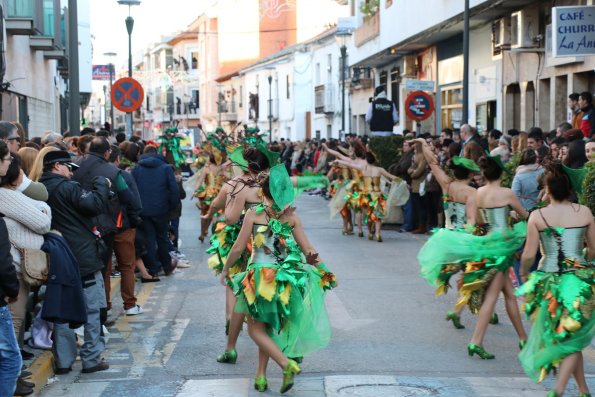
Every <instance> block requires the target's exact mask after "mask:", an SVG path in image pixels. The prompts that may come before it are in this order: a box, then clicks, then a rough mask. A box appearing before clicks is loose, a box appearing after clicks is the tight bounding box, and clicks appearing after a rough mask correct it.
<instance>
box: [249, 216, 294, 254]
mask: <svg viewBox="0 0 595 397" xmlns="http://www.w3.org/2000/svg"><path fill="white" fill-rule="evenodd" d="M252 236H253V238H252V263H275V262H277V260H278V259H279V258H284V257H285V256H286V252H285V248H284V247H283V246H282V245H281V244H280V243H279V240H278V239H277V238H276V237H275V235H274V234H273V233H271V231H270V226H269V225H264V224H261V223H255V224H254V226H253V228H252Z"/></svg>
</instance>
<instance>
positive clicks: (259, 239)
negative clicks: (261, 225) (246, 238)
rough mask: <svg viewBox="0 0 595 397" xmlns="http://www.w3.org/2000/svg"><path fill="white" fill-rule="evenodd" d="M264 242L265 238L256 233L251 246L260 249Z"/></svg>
mask: <svg viewBox="0 0 595 397" xmlns="http://www.w3.org/2000/svg"><path fill="white" fill-rule="evenodd" d="M265 241H266V240H265V238H264V234H262V233H258V234H257V235H256V237H254V241H253V243H252V244H253V245H254V246H255V247H256V248H260V247H262V246H263V244H264V242H265Z"/></svg>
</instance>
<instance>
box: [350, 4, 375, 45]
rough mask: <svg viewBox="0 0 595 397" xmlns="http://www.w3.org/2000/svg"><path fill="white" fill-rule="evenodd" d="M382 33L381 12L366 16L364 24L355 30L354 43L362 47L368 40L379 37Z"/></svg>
mask: <svg viewBox="0 0 595 397" xmlns="http://www.w3.org/2000/svg"><path fill="white" fill-rule="evenodd" d="M379 34H380V12H377V13H376V14H374V15H373V16H371V17H365V18H364V23H363V24H362V26H360V27H359V28H357V29H356V30H355V34H354V37H353V38H354V43H355V46H356V47H361V46H362V45H364V44H366V43H367V42H368V41H370V40H372V39H374V38H376V37H378V35H379Z"/></svg>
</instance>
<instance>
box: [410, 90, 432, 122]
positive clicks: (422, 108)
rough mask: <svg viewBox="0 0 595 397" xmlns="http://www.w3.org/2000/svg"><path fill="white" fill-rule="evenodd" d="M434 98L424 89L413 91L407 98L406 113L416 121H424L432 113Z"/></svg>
mask: <svg viewBox="0 0 595 397" xmlns="http://www.w3.org/2000/svg"><path fill="white" fill-rule="evenodd" d="M433 111H434V100H433V99H432V97H431V96H430V95H429V94H428V93H426V92H424V91H413V92H412V93H411V94H409V95H408V96H407V99H405V113H407V116H409V117H410V118H411V119H413V120H415V121H422V120H425V119H427V118H428V117H430V116H431V115H432V112H433Z"/></svg>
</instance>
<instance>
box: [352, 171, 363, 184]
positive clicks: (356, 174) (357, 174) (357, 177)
mask: <svg viewBox="0 0 595 397" xmlns="http://www.w3.org/2000/svg"><path fill="white" fill-rule="evenodd" d="M351 179H352V180H353V182H355V183H361V182H362V172H361V171H360V170H356V169H352V170H351Z"/></svg>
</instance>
